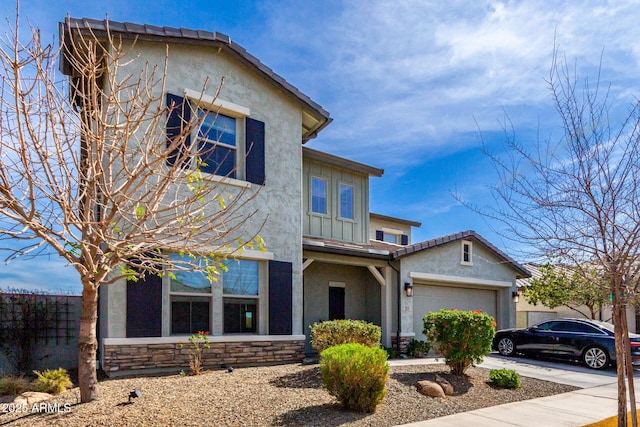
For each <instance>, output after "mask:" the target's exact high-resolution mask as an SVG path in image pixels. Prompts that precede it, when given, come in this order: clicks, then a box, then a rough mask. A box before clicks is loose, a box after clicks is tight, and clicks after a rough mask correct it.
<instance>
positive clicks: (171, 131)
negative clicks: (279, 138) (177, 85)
mask: <svg viewBox="0 0 640 427" xmlns="http://www.w3.org/2000/svg"><path fill="white" fill-rule="evenodd" d="M184 94H185V96H186V97H182V96H179V95H174V94H171V93H167V95H166V105H167V109H168V112H167V128H166V134H167V147H169V146H170V145H172V144H173V143H174V142H173V141H175V140H176V139H179V141H180V145H179V146H174V147H173V148H172V150H171V152H170V153H168V156H167V165H169V166H173V165H175V164H176V163H177V162H180V167H181V168H185V169H189V168H194V167H196V166H197V165H195V164H194V163H195V162H194V161H193V159H192V158H191V157H190V156H189V157H188V158H186V159H185V157H183V156H184V154H185V153H189V154H191V153H195V152H196V150H197V152H198V153H199V155H200V160H201V161H202V162H203V164H201V165H199V167H200V170H201V171H202V172H206V173H209V174H215V175H219V176H222V177H225V178H224V179H225V182H228V183H230V184H233V185H240V186H245V187H246V186H248V183H254V184H259V185H264V184H265V182H266V174H265V158H266V157H265V154H266V153H265V123H264V122H261V121H259V120H256V119H253V118H251V117H249V115H250V113H251V111H250V110H249V108H246V107H243V106H241V105H237V104H233V103H231V102H228V101H224V100H221V99H217V98H214V97H212V96H209V95H203V94H201V93H200V92H197V91H194V90H190V89H185V91H184ZM192 114H198V118H199V119H201V122H200V123H201V124H200V126H199V127H198V129H197V131H194V132H191V133H189V134H188V135H184V134H183V132H184V126H185V125H186V124H188V123H191V122H192V120H191V119H192ZM194 147H195V148H194ZM241 180H242V181H241Z"/></svg>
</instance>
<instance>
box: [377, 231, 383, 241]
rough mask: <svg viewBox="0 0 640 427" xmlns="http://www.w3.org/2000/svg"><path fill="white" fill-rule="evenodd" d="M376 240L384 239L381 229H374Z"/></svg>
mask: <svg viewBox="0 0 640 427" xmlns="http://www.w3.org/2000/svg"><path fill="white" fill-rule="evenodd" d="M376 240H380V241H383V240H384V233H383V232H382V230H376Z"/></svg>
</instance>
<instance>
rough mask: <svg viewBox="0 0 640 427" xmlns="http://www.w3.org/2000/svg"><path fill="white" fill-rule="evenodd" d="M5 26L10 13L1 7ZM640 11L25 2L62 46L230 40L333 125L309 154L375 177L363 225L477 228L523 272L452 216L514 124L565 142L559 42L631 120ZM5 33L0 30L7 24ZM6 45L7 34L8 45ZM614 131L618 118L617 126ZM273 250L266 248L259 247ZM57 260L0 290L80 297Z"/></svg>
mask: <svg viewBox="0 0 640 427" xmlns="http://www.w3.org/2000/svg"><path fill="white" fill-rule="evenodd" d="M0 3H1V4H2V5H3V6H4V7H3V8H2V11H3V12H4V14H5V15H9V18H10V19H13V17H12V15H11V13H12V12H13V8H14V6H13V1H12V0H0ZM639 6H640V2H638V1H609V2H607V1H564V2H563V1H539V0H524V1H503V2H500V1H493V2H485V1H473V2H472V1H455V0H453V1H447V2H442V1H423V0H416V1H402V0H393V1H386V0H385V1H383V0H368V1H344V2H341V1H333V0H323V1H322V2H318V1H265V2H253V1H232V2H230V1H212V0H207V1H198V0H191V1H181V0H171V1H168V0H156V1H153V2H146V1H145V2H138V1H131V0H128V1H123V0H109V1H102V0H93V1H62V0H46V1H44V0H29V1H23V3H22V5H21V16H22V17H23V18H28V19H29V21H30V22H31V24H33V25H34V26H37V27H39V28H40V29H41V31H42V33H43V35H44V36H45V37H50V39H51V40H57V23H58V21H60V20H62V19H63V18H64V16H65V15H66V14H70V15H71V16H73V17H90V18H97V19H104V17H105V15H106V14H108V16H109V18H110V19H113V20H117V21H129V22H136V23H146V24H154V25H159V26H164V25H166V26H172V27H185V28H191V29H205V30H213V31H219V32H222V33H225V34H227V35H229V36H231V38H232V39H233V40H235V41H236V42H238V43H239V44H240V45H242V46H243V47H245V48H246V49H247V50H248V51H249V52H250V53H252V54H253V55H255V56H257V57H258V58H260V60H261V61H262V62H264V63H265V64H267V65H268V66H269V67H271V68H273V69H274V70H275V71H276V72H277V73H279V74H280V75H282V76H283V77H284V78H286V79H287V80H288V81H289V82H291V83H292V84H293V85H295V86H296V87H298V88H299V89H300V90H302V91H303V92H304V93H306V94H307V95H309V96H310V97H311V98H312V99H314V100H315V101H316V102H318V103H319V104H320V105H322V106H323V107H324V108H325V109H326V110H328V111H329V112H330V113H331V116H332V117H333V119H334V122H333V123H332V124H331V125H330V126H329V127H328V128H327V129H325V130H324V131H323V132H322V133H321V134H320V136H319V137H318V138H317V139H315V140H312V141H311V142H309V143H308V146H310V147H312V148H316V149H320V150H324V151H328V152H330V153H333V154H336V155H340V156H344V157H348V158H350V159H353V160H356V161H359V162H363V163H367V164H371V165H372V166H376V167H380V168H384V170H385V174H384V176H383V177H382V178H372V179H371V211H373V212H377V213H382V214H386V215H392V216H398V217H402V218H407V219H411V220H415V221H420V222H422V224H423V225H422V227H421V228H420V229H414V235H413V240H414V241H419V240H424V239H428V238H432V237H437V236H441V235H444V234H449V233H454V232H457V231H462V230H467V229H474V230H476V231H478V232H479V233H480V234H482V235H483V236H485V237H487V238H488V239H489V240H490V241H492V242H493V243H494V244H496V245H497V246H498V247H500V248H502V249H503V250H505V251H507V253H509V254H512V255H513V256H514V257H516V258H518V259H519V260H522V261H523V259H522V256H521V255H520V253H519V252H518V250H517V249H518V247H517V245H516V244H515V243H513V242H510V241H508V240H504V239H503V238H501V237H500V235H499V234H497V233H496V232H497V231H498V232H499V231H500V230H499V227H500V226H499V224H492V223H488V222H487V220H485V219H484V218H482V217H480V216H478V215H477V214H475V213H473V212H471V211H470V210H469V209H467V208H465V207H464V206H461V205H460V204H458V203H457V202H456V201H455V200H454V198H453V197H452V196H451V192H458V193H459V194H461V195H462V196H463V197H464V198H465V200H468V201H469V202H471V203H476V204H483V203H485V202H486V201H487V200H489V198H490V193H489V191H488V188H487V186H488V185H490V184H492V183H493V182H494V181H495V179H496V176H495V174H494V173H493V171H492V169H491V165H490V164H489V162H488V161H487V159H486V158H485V157H484V156H483V155H482V154H481V153H480V150H479V145H480V139H479V132H478V131H479V130H480V131H482V133H483V135H484V139H485V142H486V143H487V144H488V145H489V146H490V147H491V148H492V149H493V150H497V151H499V150H500V143H501V142H502V141H503V140H504V138H503V133H502V128H501V124H500V121H501V120H503V118H504V116H505V114H508V115H509V117H510V118H511V120H512V121H513V124H514V129H515V135H516V138H518V139H519V140H520V141H522V142H525V143H526V142H528V141H534V140H535V139H536V138H537V135H538V134H539V135H540V136H541V137H542V138H550V139H551V140H554V139H558V138H560V137H561V135H562V129H561V127H560V124H559V122H558V119H557V115H556V113H555V110H554V109H553V105H552V103H551V97H550V93H549V89H548V86H547V84H546V83H545V77H547V76H548V74H549V67H550V65H551V55H552V51H553V47H554V37H555V41H556V43H557V45H558V47H559V49H560V51H561V52H562V53H563V54H566V57H567V59H568V60H569V61H570V62H571V63H573V62H574V61H575V62H576V64H577V65H576V67H577V68H576V69H577V71H578V74H579V75H580V76H582V77H587V76H589V77H590V78H595V76H596V73H597V69H598V65H599V62H600V59H601V56H602V73H601V79H602V80H603V81H605V82H610V83H611V91H612V99H613V100H614V101H615V102H616V103H618V104H619V105H620V106H621V108H619V109H617V110H614V111H613V114H614V121H615V120H616V116H615V114H616V112H618V111H621V112H623V111H624V110H625V107H626V106H627V105H628V104H629V103H631V102H633V101H634V100H635V99H636V97H637V96H638V94H639V86H640V79H638V76H639V75H640V70H639V68H640V44H638V42H637V41H638V40H639V39H640V27H638V18H639V17H640V16H639V15H640V13H639V12H638V10H640V9H639ZM3 26H4V24H3ZM2 32H4V28H3V31H2ZM622 118H623V117H622V115H620V117H619V118H618V120H621V119H622ZM267 243H268V242H267ZM77 283H78V278H77V275H76V274H75V273H74V271H73V270H72V269H71V268H64V266H63V264H61V263H60V262H57V261H56V260H55V259H51V260H40V261H38V262H19V261H13V262H12V263H11V264H9V265H8V266H5V265H2V266H0V287H3V288H6V287H9V286H11V287H22V288H24V287H38V286H40V287H46V288H50V289H55V290H58V291H61V292H79V289H80V288H79V286H78V285H77Z"/></svg>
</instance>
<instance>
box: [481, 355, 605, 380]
mask: <svg viewBox="0 0 640 427" xmlns="http://www.w3.org/2000/svg"><path fill="white" fill-rule="evenodd" d="M479 366H480V367H481V368H486V369H513V370H515V371H516V372H518V373H519V374H520V375H522V376H525V377H531V378H537V379H540V380H545V381H552V382H555V383H559V384H567V385H572V386H574V387H580V388H590V387H597V386H600V385H605V384H612V383H615V382H616V381H617V378H616V371H615V367H610V368H609V369H606V370H602V371H599V370H595V369H589V368H587V367H585V366H583V365H580V364H578V363H572V362H556V361H551V360H547V359H531V358H524V357H504V356H501V355H500V354H498V353H491V354H490V355H489V356H488V357H485V359H484V362H482V363H481V364H480V365H479Z"/></svg>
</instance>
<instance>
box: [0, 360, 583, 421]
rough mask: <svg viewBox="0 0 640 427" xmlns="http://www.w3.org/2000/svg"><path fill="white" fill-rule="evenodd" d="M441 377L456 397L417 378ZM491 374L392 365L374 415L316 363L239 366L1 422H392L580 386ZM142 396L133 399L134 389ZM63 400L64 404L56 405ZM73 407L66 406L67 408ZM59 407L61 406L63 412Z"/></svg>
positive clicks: (136, 382) (151, 382) (117, 390)
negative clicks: (496, 378) (507, 386)
mask: <svg viewBox="0 0 640 427" xmlns="http://www.w3.org/2000/svg"><path fill="white" fill-rule="evenodd" d="M436 374H439V375H440V376H441V377H444V378H446V379H447V380H448V381H449V382H451V384H452V385H453V386H454V389H455V392H456V395H455V396H448V397H447V398H445V399H439V398H430V397H426V396H423V395H421V394H419V393H418V392H417V391H416V388H415V383H416V381H418V380H423V379H428V380H433V379H434V378H435V375H436ZM488 379H489V371H488V370H486V369H481V368H470V369H469V370H468V371H467V375H466V376H465V377H455V376H453V375H450V374H449V369H448V368H447V367H446V366H445V365H421V366H398V367H392V368H391V369H390V373H389V382H388V384H387V397H386V398H385V399H384V401H383V402H382V403H381V404H380V405H379V406H378V408H377V410H376V412H375V413H373V414H366V413H358V412H353V411H347V410H344V409H342V408H341V407H340V406H339V405H338V404H337V402H336V401H335V399H334V398H333V397H332V396H330V395H329V394H328V393H327V392H326V391H325V390H323V389H322V384H321V380H320V373H319V370H318V366H317V365H311V366H303V365H297V364H296V365H280V366H271V367H255V368H238V369H235V370H234V371H233V372H232V373H228V372H226V371H207V372H205V373H204V374H202V375H199V376H180V375H167V376H159V377H138V378H123V379H114V380H105V381H102V382H100V383H99V387H98V388H99V393H100V394H99V396H100V398H99V400H98V401H96V402H92V403H88V404H78V403H77V401H78V399H79V391H78V389H77V388H75V389H72V390H69V391H67V392H65V393H64V394H62V395H60V396H58V397H56V398H54V399H52V400H50V401H49V402H48V404H49V411H50V412H44V411H46V409H44V408H43V412H40V413H38V412H32V411H31V410H29V411H27V412H21V413H18V412H12V413H0V426H4V425H9V426H28V427H35V426H174V425H175V426H213V425H215V426H269V425H276V426H339V425H340V426H343V425H347V426H377V427H380V426H393V425H398V424H404V423H410V422H415V421H420V420H426V419H430V418H436V417H442V416H445V415H450V414H454V413H457V412H464V411H470V410H473V409H478V408H484V407H488V406H494V405H500V404H503V403H508V402H514V401H519V400H526V399H533V398H536V397H542V396H549V395H553V394H558V393H565V392H568V391H572V390H575V389H576V388H575V387H571V386H567V385H562V384H555V383H551V382H546V381H540V380H536V379H532V378H525V377H522V388H520V389H517V390H502V389H496V388H493V387H491V386H490V385H489V384H487V381H488ZM134 388H135V389H137V390H140V391H141V392H142V397H140V398H138V399H134V400H133V402H131V403H128V401H127V400H128V399H127V398H128V396H129V391H130V390H131V389H134ZM56 404H57V406H56ZM65 404H67V405H69V406H67V409H65V407H64V405H65ZM56 408H59V410H56Z"/></svg>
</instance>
